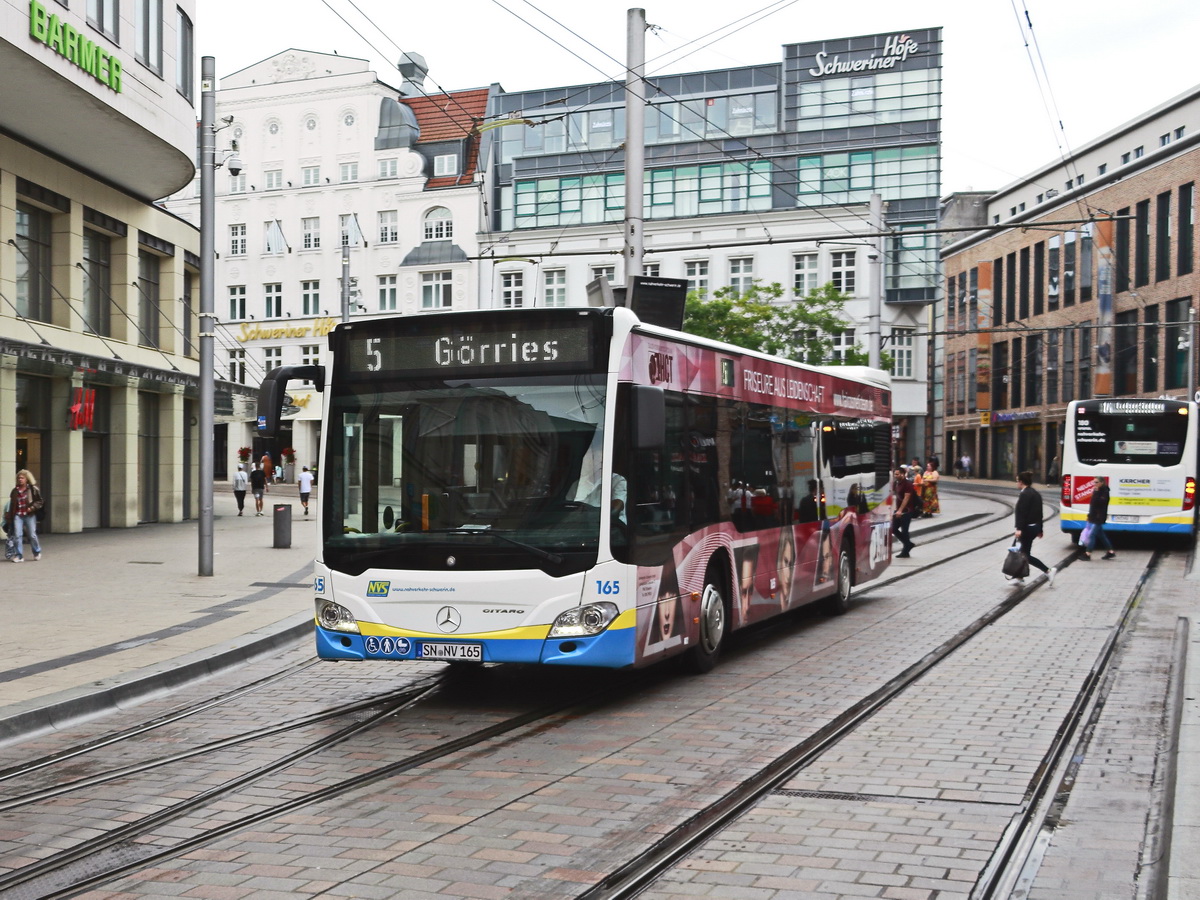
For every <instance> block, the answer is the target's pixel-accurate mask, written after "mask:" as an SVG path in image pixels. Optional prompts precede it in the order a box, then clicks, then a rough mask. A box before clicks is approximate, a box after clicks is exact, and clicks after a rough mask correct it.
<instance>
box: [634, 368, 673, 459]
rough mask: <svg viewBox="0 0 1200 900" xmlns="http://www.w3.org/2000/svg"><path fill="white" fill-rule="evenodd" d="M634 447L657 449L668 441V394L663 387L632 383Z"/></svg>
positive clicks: (638, 448)
mask: <svg viewBox="0 0 1200 900" xmlns="http://www.w3.org/2000/svg"><path fill="white" fill-rule="evenodd" d="M631 387H632V388H633V392H632V394H631V396H630V405H631V407H632V413H633V449H634V450H657V449H658V448H659V447H662V446H663V445H664V444H665V443H666V442H667V395H666V394H665V393H664V392H663V389H662V388H657V387H650V386H649V385H645V384H635V385H631Z"/></svg>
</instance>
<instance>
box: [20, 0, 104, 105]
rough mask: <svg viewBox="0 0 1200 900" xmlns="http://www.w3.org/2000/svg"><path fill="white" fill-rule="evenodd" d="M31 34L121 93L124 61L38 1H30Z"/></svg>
mask: <svg viewBox="0 0 1200 900" xmlns="http://www.w3.org/2000/svg"><path fill="white" fill-rule="evenodd" d="M29 36H30V37H32V38H33V39H34V40H37V41H41V42H42V43H43V44H45V45H46V46H47V47H49V48H50V49H51V50H53V51H54V52H55V53H57V54H58V55H59V56H61V57H63V58H64V59H66V60H67V62H69V63H71V64H72V65H75V66H78V67H79V68H81V69H83V71H85V72H87V73H88V74H89V75H91V76H92V77H93V78H95V79H96V80H97V81H98V82H100V83H101V84H102V85H104V86H105V87H108V88H111V89H112V90H113V91H115V92H116V93H118V94H119V93H121V61H120V60H119V59H117V58H116V57H115V56H113V55H112V54H110V53H109V52H108V51H107V50H104V49H103V48H102V47H100V45H99V44H97V43H95V42H94V41H92V40H90V39H88V38H87V37H86V36H85V35H83V34H80V33H79V32H78V31H76V30H75V28H74V26H72V25H69V24H67V23H66V22H64V21H63V20H62V19H60V18H59V17H58V16H57V15H55V14H53V13H47V12H46V7H45V6H43V5H42V4H41V3H39V2H38V0H29Z"/></svg>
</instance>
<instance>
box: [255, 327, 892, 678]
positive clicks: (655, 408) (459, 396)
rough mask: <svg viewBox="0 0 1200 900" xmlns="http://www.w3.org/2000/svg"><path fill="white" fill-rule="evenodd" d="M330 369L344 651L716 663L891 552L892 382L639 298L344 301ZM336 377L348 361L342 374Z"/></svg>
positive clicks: (301, 372)
mask: <svg viewBox="0 0 1200 900" xmlns="http://www.w3.org/2000/svg"><path fill="white" fill-rule="evenodd" d="M329 341H330V344H329V349H330V360H331V364H330V366H329V369H328V372H326V369H325V367H324V366H292V367H283V368H280V369H276V370H274V371H273V372H272V373H271V374H270V375H268V377H267V379H266V380H265V381H264V383H263V387H262V389H261V394H260V406H259V413H260V415H259V428H260V431H262V432H263V434H264V435H267V436H271V435H273V434H274V431H275V429H276V427H277V425H278V418H279V412H280V407H281V405H282V403H283V402H284V400H285V395H284V390H285V388H286V384H287V380H288V379H289V378H305V379H312V380H313V381H314V382H315V383H316V384H317V387H318V390H322V389H323V391H324V395H325V400H324V413H323V416H324V418H323V431H322V433H323V446H322V448H321V454H320V472H321V490H320V501H319V503H318V509H319V517H318V533H319V539H318V540H319V547H318V549H317V558H316V567H315V579H314V585H315V590H316V641H317V650H318V653H319V655H320V657H321V658H323V659H329V660H389V661H392V660H411V659H423V660H429V659H434V660H448V661H451V662H456V663H487V662H499V663H504V662H513V663H542V664H546V665H574V666H604V667H632V666H644V665H648V664H651V663H654V662H656V661H659V660H662V659H665V658H667V657H670V656H675V655H681V654H683V655H687V656H688V658H689V659H688V661H689V662H690V663H691V664H692V665H693V666H694V668H695V669H697V670H699V671H707V670H708V669H710V668H711V667H712V666H713V665H714V663H715V662H716V659H717V656H718V654H719V653H720V650H721V645H722V643H723V642H724V640H725V639H726V637H727V636H728V634H729V632H730V631H731V630H733V629H736V628H740V627H742V626H744V625H746V624H748V623H751V622H756V621H759V620H762V619H765V618H767V617H769V616H773V615H777V614H779V613H781V612H784V611H786V610H789V609H792V608H795V607H797V606H800V605H802V604H806V603H810V602H813V601H821V602H823V603H824V604H825V605H826V607H827V608H828V609H829V611H831V612H835V613H836V612H842V611H844V610H845V609H846V607H847V603H848V600H849V598H850V592H851V588H852V587H853V586H854V585H856V584H860V583H862V582H865V581H867V580H869V579H871V578H874V577H876V576H878V575H879V574H880V573H881V572H882V571H883V570H884V569H885V568H886V566H887V565H888V563H889V561H890V558H891V538H890V516H889V509H890V504H891V499H890V490H891V480H890V468H891V465H890V464H891V452H890V448H891V390H890V381H889V378H888V375H887V374H886V373H884V372H880V371H877V370H873V369H865V368H861V367H859V368H838V367H827V368H817V367H810V366H803V365H799V364H796V363H792V362H789V361H786V360H783V359H778V358H773V357H769V356H765V355H763V354H758V353H753V352H749V351H746V350H742V349H739V348H737V347H733V346H729V345H726V344H722V343H719V342H715V341H710V340H705V339H702V338H697V337H694V336H691V335H687V334H684V333H681V332H678V331H674V330H671V329H668V328H663V327H658V326H654V325H649V324H646V323H643V322H642V321H640V320H639V319H638V317H637V316H636V315H635V313H634V312H633V311H631V310H630V309H628V308H625V307H619V308H593V307H573V308H542V309H515V310H475V311H470V312H449V313H438V314H430V315H419V316H403V317H392V318H378V319H372V320H365V321H358V322H353V323H345V324H341V325H339V326H338V327H337V328H335V329H334V330H333V331H332V332H331V334H330V336H329ZM326 375H328V377H326Z"/></svg>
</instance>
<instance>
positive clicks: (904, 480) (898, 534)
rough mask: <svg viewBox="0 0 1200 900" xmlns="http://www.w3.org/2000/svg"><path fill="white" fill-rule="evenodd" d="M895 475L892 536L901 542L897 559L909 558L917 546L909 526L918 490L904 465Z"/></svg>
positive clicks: (893, 482) (893, 483) (893, 481)
mask: <svg viewBox="0 0 1200 900" xmlns="http://www.w3.org/2000/svg"><path fill="white" fill-rule="evenodd" d="M894 474H895V477H894V478H893V480H892V503H893V504H895V505H894V506H893V507H892V536H893V537H895V538H896V540H898V541H899V542H900V546H901V549H900V552H899V553H897V554H896V558H897V559H908V557H909V554H910V553H911V552H912V548H913V547H914V546H916V545H915V544H913V542H912V541H911V540H910V539H909V537H908V529H909V526H911V525H912V516H913V509H914V507H915V506H916V502H917V492H916V491H915V490H913V486H912V482H911V481H909V480H908V475H907V473H906V472H905V470H904V466H900V467H898V468H897V469H896V471H895V473H894Z"/></svg>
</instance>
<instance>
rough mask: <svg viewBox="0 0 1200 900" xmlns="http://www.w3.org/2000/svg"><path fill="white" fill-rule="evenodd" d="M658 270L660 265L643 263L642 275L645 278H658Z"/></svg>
mask: <svg viewBox="0 0 1200 900" xmlns="http://www.w3.org/2000/svg"><path fill="white" fill-rule="evenodd" d="M658 270H659V264H658V263H642V275H643V277H645V278H657V277H658Z"/></svg>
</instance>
